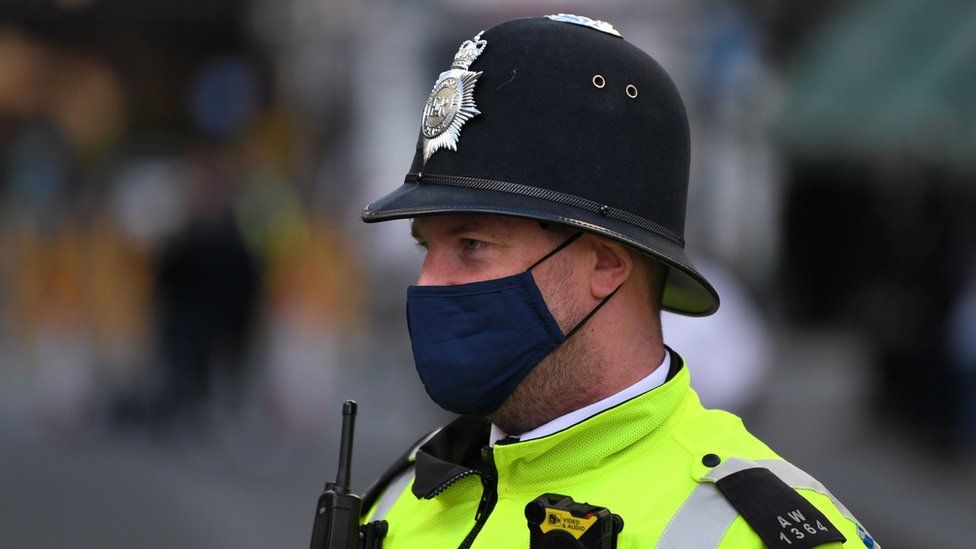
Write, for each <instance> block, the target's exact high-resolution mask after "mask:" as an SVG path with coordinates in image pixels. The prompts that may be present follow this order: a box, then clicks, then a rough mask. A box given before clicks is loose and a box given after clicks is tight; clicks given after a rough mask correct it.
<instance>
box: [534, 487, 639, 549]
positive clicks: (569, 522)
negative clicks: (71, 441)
mask: <svg viewBox="0 0 976 549" xmlns="http://www.w3.org/2000/svg"><path fill="white" fill-rule="evenodd" d="M525 518H526V519H528V521H529V547H530V548H531V549H615V548H616V547H617V534H619V533H620V532H621V530H623V529H624V520H623V519H622V518H620V515H615V514H613V513H611V512H610V510H609V509H607V508H606V507H598V506H596V505H590V504H589V503H576V502H575V501H573V498H571V497H569V496H563V495H559V494H542V495H541V496H539V497H537V498H535V499H534V500H532V501H530V502H529V503H528V504H527V505H526V506H525Z"/></svg>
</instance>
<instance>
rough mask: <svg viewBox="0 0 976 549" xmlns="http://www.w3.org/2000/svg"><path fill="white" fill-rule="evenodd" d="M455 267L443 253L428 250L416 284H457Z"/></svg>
mask: <svg viewBox="0 0 976 549" xmlns="http://www.w3.org/2000/svg"><path fill="white" fill-rule="evenodd" d="M457 283H458V281H457V269H456V267H455V266H454V265H452V263H451V261H450V258H448V257H446V255H445V254H443V253H435V252H434V251H433V250H431V251H428V252H427V255H426V256H425V257H424V264H423V266H422V267H421V268H420V276H419V277H418V278H417V286H452V285H454V284H457Z"/></svg>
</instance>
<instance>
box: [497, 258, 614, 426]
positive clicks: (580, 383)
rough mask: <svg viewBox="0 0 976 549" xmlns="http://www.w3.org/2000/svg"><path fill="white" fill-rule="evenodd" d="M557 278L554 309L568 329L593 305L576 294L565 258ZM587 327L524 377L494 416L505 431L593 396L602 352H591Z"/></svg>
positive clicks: (564, 411)
mask: <svg viewBox="0 0 976 549" xmlns="http://www.w3.org/2000/svg"><path fill="white" fill-rule="evenodd" d="M549 280H552V281H554V283H555V286H556V287H555V291H554V292H552V297H550V296H548V295H547V296H546V298H547V300H548V302H549V303H552V306H551V308H550V310H551V311H552V313H553V316H554V317H556V319H557V321H560V320H561V322H559V324H560V328H561V329H562V330H563V333H566V332H568V331H569V330H570V329H572V327H573V326H575V325H576V324H577V323H579V322H580V321H581V320H582V319H583V318H584V317H585V316H586V313H587V311H585V310H582V308H581V307H579V306H578V305H577V304H576V302H575V301H574V300H572V298H571V297H570V296H572V295H574V294H573V287H572V279H571V272H570V269H569V267H568V265H567V264H566V263H565V262H564V263H562V264H561V265H559V267H557V268H556V269H554V270H553V271H552V275H551V276H550V277H549ZM587 336H588V334H587V333H586V330H585V329H583V330H580V331H579V332H578V333H576V334H574V335H573V337H571V338H569V339H567V340H566V341H565V342H563V344H562V345H560V346H559V347H557V348H556V349H555V350H554V351H553V352H552V353H550V354H549V355H548V356H546V357H545V358H543V359H542V361H540V362H539V364H538V365H536V367H535V368H533V369H532V371H531V372H529V374H528V375H527V376H526V377H525V379H523V380H522V382H521V383H520V384H519V385H518V386H517V387H516V388H515V390H514V391H513V392H512V394H511V395H509V397H508V398H507V399H506V400H505V402H503V403H502V405H501V406H500V407H499V408H498V410H496V411H495V412H493V413H491V414H488V419H489V420H491V422H492V423H494V424H495V425H497V426H498V427H499V428H501V429H502V430H503V431H505V432H506V433H509V434H513V435H517V434H521V433H524V432H526V431H530V430H532V429H534V428H536V427H539V426H540V425H544V424H545V423H547V422H549V421H551V420H553V419H555V418H557V417H559V416H562V415H564V414H567V413H569V412H571V411H573V410H576V409H579V408H581V407H583V406H585V405H586V404H589V402H591V398H592V395H593V394H595V393H596V392H597V391H598V387H594V386H593V385H592V384H588V383H587V380H588V379H594V378H592V377H590V376H589V375H588V374H589V373H590V370H592V368H593V365H594V364H595V363H596V361H595V359H596V358H597V357H593V356H590V355H591V354H592V353H591V352H590V349H589V346H588V345H587V339H588V338H587Z"/></svg>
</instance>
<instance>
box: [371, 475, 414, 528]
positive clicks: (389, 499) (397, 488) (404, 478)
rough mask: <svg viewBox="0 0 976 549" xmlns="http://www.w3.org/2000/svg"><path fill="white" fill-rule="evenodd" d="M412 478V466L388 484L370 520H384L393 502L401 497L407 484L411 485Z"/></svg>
mask: <svg viewBox="0 0 976 549" xmlns="http://www.w3.org/2000/svg"><path fill="white" fill-rule="evenodd" d="M412 480H413V467H410V468H409V469H407V470H406V471H404V472H402V473H400V475H399V476H397V477H396V478H395V479H393V482H391V483H390V484H389V485H387V487H386V490H383V495H382V496H380V499H379V500H377V501H376V507H375V509H376V510H375V511H373V516H372V517H370V520H382V519H383V518H384V517H386V514H387V513H389V512H390V509H392V508H393V504H394V503H396V501H397V499H399V498H400V495H401V494H403V491H404V490H406V489H407V486H410V481H412Z"/></svg>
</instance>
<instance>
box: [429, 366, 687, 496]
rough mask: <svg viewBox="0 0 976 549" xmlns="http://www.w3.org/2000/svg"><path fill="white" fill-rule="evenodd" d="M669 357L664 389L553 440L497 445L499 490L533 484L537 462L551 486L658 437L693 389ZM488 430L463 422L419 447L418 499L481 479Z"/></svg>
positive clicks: (481, 421) (482, 422)
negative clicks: (652, 436) (654, 435)
mask: <svg viewBox="0 0 976 549" xmlns="http://www.w3.org/2000/svg"><path fill="white" fill-rule="evenodd" d="M668 351H669V352H670V353H671V369H670V370H669V371H668V380H667V381H666V382H665V383H664V385H661V386H659V387H657V388H656V389H653V390H651V391H648V392H646V393H644V394H642V395H640V396H637V397H635V398H633V399H631V400H628V401H625V402H623V403H621V404H618V405H617V406H614V407H613V408H609V409H607V410H604V411H602V412H600V413H598V414H596V415H595V416H592V417H590V418H588V419H586V420H584V421H581V422H580V423H577V424H575V425H573V426H571V427H568V428H566V429H564V430H562V431H559V432H556V433H553V434H551V435H548V436H544V437H541V438H537V439H532V440H527V441H524V442H520V441H513V442H509V441H507V440H503V441H499V443H498V444H496V445H495V447H494V448H493V453H494V463H495V467H496V468H497V470H498V479H499V489H500V490H501V489H503V486H504V485H505V484H514V485H518V484H520V483H521V484H526V483H527V481H528V483H531V481H532V480H534V477H538V476H539V474H538V470H539V465H540V461H539V460H544V466H545V475H546V478H547V479H548V480H550V481H551V480H554V479H555V478H558V477H560V476H563V475H566V476H568V475H572V474H576V473H578V472H579V471H580V470H581V469H585V468H587V467H592V468H593V469H596V468H597V467H599V465H600V464H601V463H602V462H603V461H605V459H606V457H607V456H609V455H612V454H614V453H616V452H618V451H620V450H621V449H623V448H625V447H627V446H629V445H631V444H633V443H634V442H636V441H637V440H639V439H641V438H644V437H645V436H647V435H648V434H649V433H652V432H654V431H655V430H656V429H657V428H658V427H660V426H661V425H662V424H663V423H664V422H665V420H667V419H668V418H669V417H670V416H671V415H672V414H673V413H674V412H675V411H676V410H677V408H678V406H679V404H680V403H681V401H682V399H683V398H684V396H685V394H686V393H687V392H688V389H689V385H690V381H689V375H688V370H687V368H685V367H684V361H683V360H682V359H681V357H680V356H679V355H678V354H677V353H675V352H674V351H672V350H670V349H668ZM490 429H491V423H490V422H489V421H488V420H487V419H485V418H483V417H478V416H461V417H459V418H457V419H456V420H454V421H452V422H451V423H450V424H448V425H447V426H446V427H444V428H443V429H441V430H440V431H439V432H438V433H437V434H436V435H434V436H433V437H432V438H431V439H430V440H429V441H427V443H425V444H424V445H423V446H421V447H420V449H418V450H417V458H416V470H415V471H416V476H415V480H414V483H413V488H412V490H413V493H414V495H415V496H416V497H418V498H427V499H431V498H434V497H436V496H437V495H438V494H440V493H441V492H443V491H444V490H446V489H447V488H448V487H450V486H451V485H452V484H454V482H456V481H457V480H459V479H461V478H464V477H466V476H470V475H479V476H480V475H482V474H483V472H484V470H485V467H486V464H485V462H484V458H483V455H484V453H485V452H486V450H487V445H488V437H489V432H490ZM533 473H535V474H533Z"/></svg>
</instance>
